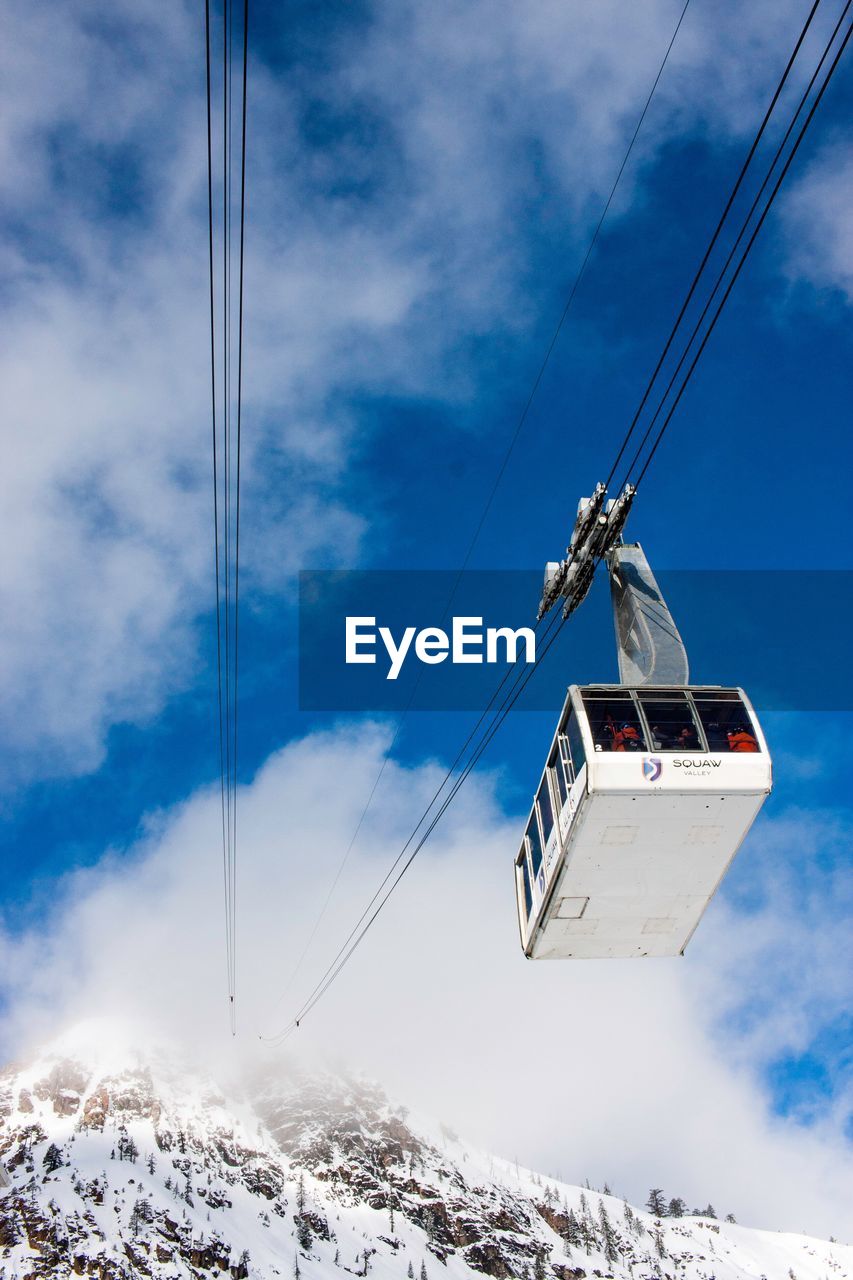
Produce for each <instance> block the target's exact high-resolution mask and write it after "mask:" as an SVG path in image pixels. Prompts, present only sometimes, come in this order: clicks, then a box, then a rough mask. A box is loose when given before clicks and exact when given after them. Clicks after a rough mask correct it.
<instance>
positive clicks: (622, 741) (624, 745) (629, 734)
mask: <svg viewBox="0 0 853 1280" xmlns="http://www.w3.org/2000/svg"><path fill="white" fill-rule="evenodd" d="M607 730H608V732H609V734H610V737H611V743H610V750H611V751H642V750H643V740H642V738H641V737H640V735H639V733H638V732H637V727H636V725H633V724H628V723H625V724H623V725H622V726H621V728H619V729H617V728H616V726H615V724H609V725H608V726H607Z"/></svg>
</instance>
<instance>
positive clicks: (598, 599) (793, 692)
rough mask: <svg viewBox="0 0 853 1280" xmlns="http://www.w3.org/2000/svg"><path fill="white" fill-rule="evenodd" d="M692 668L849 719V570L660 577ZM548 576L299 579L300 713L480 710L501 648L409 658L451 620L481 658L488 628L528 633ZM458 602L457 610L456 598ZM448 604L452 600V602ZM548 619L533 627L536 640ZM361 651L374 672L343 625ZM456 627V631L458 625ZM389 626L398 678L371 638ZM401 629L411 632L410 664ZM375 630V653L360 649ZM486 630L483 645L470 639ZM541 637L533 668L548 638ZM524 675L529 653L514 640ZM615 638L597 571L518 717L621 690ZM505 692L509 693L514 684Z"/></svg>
mask: <svg viewBox="0 0 853 1280" xmlns="http://www.w3.org/2000/svg"><path fill="white" fill-rule="evenodd" d="M655 576H656V578H657V581H658V584H659V586H660V588H661V591H662V593H663V595H664V598H665V599H666V602H667V604H668V605H669V607H670V609H671V611H672V614H673V616H674V618H675V622H676V624H677V626H678V629H679V631H680V632H681V636H682V639H683V640H684V643H685V645H686V648H687V653H688V657H689V659H690V682H691V684H719V685H740V686H742V687H743V688H744V689H745V690H746V692H747V693H748V695H749V696H750V698H751V699H752V701H753V702H754V703H755V705H756V706H757V707H758V708H759V709H761V710H765V711H850V710H853V678H851V672H850V664H849V663H848V662H847V661H846V657H845V655H846V653H847V650H848V648H849V637H850V636H851V634H853V571H844V572H840V573H839V572H833V571H830V570H826V571H824V570H817V571H808V572H807V571H796V572H785V571H782V570H770V571H766V572H765V571H760V570H741V571H728V570H671V571H657V572H656V574H655ZM541 587H542V573H541V572H540V571H538V570H537V571H527V570H472V571H470V572H465V573H463V574H462V575H461V576H460V575H459V574H458V573H457V572H455V571H450V570H448V571H443V570H435V571H431V570H418V571H414V572H406V571H403V570H365V571H343V572H341V571H337V572H334V571H329V570H305V571H303V572H302V573H301V574H300V581H299V662H300V672H299V705H300V708H301V709H302V710H304V711H356V712H357V711H379V712H381V711H386V712H401V711H403V710H404V709H405V708H406V707H407V706H411V708H412V709H413V710H430V711H442V710H445V711H482V710H483V708H484V707H485V706H486V704H487V702H488V701H489V699H490V698H491V696H492V694H493V693H494V691H495V688H496V686H497V685H498V683H499V682H500V680H501V678H502V677H503V676H504V675H505V674H506V671H507V666H508V663H507V662H506V660H505V655H506V642H505V639H504V638H501V637H499V638H498V639H497V640H496V641H495V642H494V644H493V652H495V651H496V654H497V657H498V661H496V662H493V663H489V662H486V661H485V660H484V661H483V662H482V663H477V664H475V663H454V662H452V661H451V655H450V653H448V656H447V657H446V658H445V659H444V660H443V661H441V662H436V663H434V664H428V663H426V662H424V661H421V660H419V658H418V656H417V652H416V646H417V645H418V639H417V633H419V632H422V631H425V630H426V629H429V632H430V634H429V635H427V636H424V637H422V638H421V640H420V651H421V652H422V653H425V654H432V655H437V654H438V653H440V652H441V651H442V645H441V643H440V639H439V638H438V637H437V636H436V635H435V634H434V632H435V630H436V629H438V630H442V631H444V632H445V633H447V636H448V642H449V646H450V644H451V643H452V633H453V619H454V618H456V619H462V618H466V619H482V622H481V624H480V625H479V626H478V625H477V624H476V623H472V622H468V623H467V624H465V631H466V635H467V636H468V637H469V639H468V642H467V643H466V645H465V647H464V652H465V653H466V654H469V655H470V654H476V653H478V652H479V653H481V654H482V655H483V657H484V659H485V657H486V654H487V643H486V642H487V633H488V630H489V629H490V628H492V629H495V630H497V629H499V628H509V629H511V630H513V631H514V630H516V629H518V628H529V629H531V630H532V629H533V628H534V626H535V621H536V609H537V606H538V602H539V597H540V593H541ZM451 597H452V601H451ZM449 602H450V603H449ZM550 616H551V615H550V614H549V615H548V616H547V617H546V619H545V620H544V621H543V623H542V625H541V626H540V628H539V633H541V632H542V631H543V630H544V629H545V627H546V625H547V622H548V618H550ZM348 617H349V618H350V619H354V618H359V619H370V618H373V619H375V623H374V624H373V625H372V626H371V624H369V623H366V622H363V623H360V624H353V623H352V622H351V623H350V630H351V632H354V631H355V630H357V631H358V633H359V636H360V638H361V639H360V643H359V645H358V647H357V649H355V650H353V652H358V653H360V654H364V655H366V654H370V653H373V654H374V655H375V657H376V662H375V663H372V664H369V663H349V664H348V663H347V661H346V658H347V621H346V620H347V618H348ZM459 625H460V624H459V623H457V627H459ZM380 627H384V628H386V629H387V633H388V635H389V638H390V643H391V645H392V648H395V649H396V650H397V651H398V657H397V665H398V667H399V674H398V676H397V678H396V679H388V678H387V677H388V673H389V670H390V669H391V666H392V657H391V655H390V654H389V651H388V648H387V646H386V644H385V642H384V641H383V639H382V638H381V637H380V636H379V634H378V631H379V628H380ZM407 628H414V635H412V638H411V640H410V643H409V648H408V651H407V652H406V653H405V656H403V655H402V651H401V650H400V645H401V642H402V641H403V638H404V634H405V632H406V629H407ZM371 632H374V633H376V639H375V643H374V644H373V645H372V646H371V644H369V643H368V642H367V639H366V637H369V636H370V634H371ZM479 633H482V645H479V644H478V643H477V639H476V637H477V635H478V634H479ZM539 633H537V651H536V652H537V657H539V656H540V655H541V651H542V647H543V646H542V641H541V639H540V637H539ZM518 653H519V655H520V662H519V669H522V668H523V669H525V670H526V669H527V668H526V665H525V663H524V656H525V645H524V643H523V640H522V641H521V642H519V645H518ZM618 678H619V677H618V671H617V662H616V640H615V635H614V629H613V619H612V614H611V608H610V595H609V587H608V582H607V574H606V573H605V572H604V571H603V569H600V570H599V574H598V578H597V580H596V582H595V584H594V586H593V589H592V591H591V592H590V595H589V598H588V599H587V600H586V602H585V603H584V604H583V605H582V606H581V608H580V609H579V610H578V612H577V613H576V614H575V615H573V616H572V617H571V618H570V619H569V621H568V622H567V623H566V624H565V626H564V627H563V628H562V630H561V632H560V635H559V637H558V638H557V640H556V641H555V642H554V644H553V645H552V646H551V648H550V650H549V651H548V652H547V654H545V655H544V657H542V658H541V660H540V661H539V662H538V663H537V666H536V670H535V672H534V673H533V675H532V677H531V679H530V680H529V681H528V682H527V684H526V687H525V689H524V692H523V693H522V694H521V696H520V698H519V700H518V702H517V703H516V704H515V705H516V707H517V708H518V709H520V710H528V711H553V710H556V709H558V708H559V706H560V705H561V704H562V701H563V698H564V696H565V691H566V687H567V686H568V685H570V684H593V683H600V682H603V683H618ZM509 683H510V682H509V681H508V682H507V684H506V685H505V686H504V688H505V690H506V689H507V688H508V687H509Z"/></svg>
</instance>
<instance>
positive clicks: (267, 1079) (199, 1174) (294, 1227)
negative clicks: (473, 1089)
mask: <svg viewBox="0 0 853 1280" xmlns="http://www.w3.org/2000/svg"><path fill="white" fill-rule="evenodd" d="M99 1041H100V1043H101V1049H100V1050H99V1051H98V1052H97V1053H93V1052H91V1051H90V1050H89V1049H88V1048H87V1047H85V1046H86V1045H87V1044H91V1043H93V1040H92V1038H91V1030H90V1032H89V1034H85V1035H82V1036H81V1035H79V1034H78V1035H77V1036H76V1037H74V1038H72V1039H71V1040H67V1039H66V1040H65V1041H60V1042H57V1043H56V1044H55V1045H54V1046H53V1047H52V1048H51V1049H50V1050H49V1051H46V1052H45V1053H43V1054H42V1055H41V1056H40V1057H39V1059H38V1060H37V1061H35V1062H33V1063H31V1064H28V1065H26V1066H23V1067H9V1068H7V1069H6V1070H5V1071H4V1072H3V1073H2V1074H0V1157H2V1162H3V1167H4V1169H5V1173H6V1178H7V1180H8V1182H9V1184H10V1185H9V1186H8V1187H6V1188H2V1187H0V1280H25V1278H26V1280H29V1278H30V1277H32V1278H33V1280H35V1278H36V1277H48V1276H50V1277H53V1276H56V1277H63V1276H73V1275H87V1276H94V1277H98V1280H118V1277H127V1278H131V1277H133V1278H134V1280H135V1278H136V1277H157V1278H162V1280H166V1278H168V1280H183V1278H184V1277H190V1276H192V1277H201V1276H223V1275H227V1276H230V1277H232V1280H242V1278H243V1277H257V1280H272V1277H274V1276H290V1277H292V1276H294V1275H295V1273H296V1271H297V1269H298V1272H299V1275H300V1276H301V1277H303V1278H304V1280H344V1277H345V1275H346V1274H347V1273H349V1274H350V1275H360V1276H366V1275H372V1276H374V1277H375V1280H386V1278H387V1280H391V1278H392V1277H393V1278H394V1280H404V1278H406V1277H408V1276H410V1275H413V1276H414V1277H415V1280H422V1278H423V1275H424V1273H425V1274H426V1277H427V1278H428V1280H438V1278H439V1277H445V1276H446V1277H447V1278H448V1280H470V1278H471V1277H473V1276H478V1275H479V1276H482V1275H489V1276H494V1277H498V1278H499V1280H504V1278H509V1277H518V1280H582V1278H583V1277H586V1276H589V1277H608V1276H610V1277H614V1280H629V1278H630V1280H645V1278H646V1277H649V1278H651V1277H660V1278H661V1280H664V1278H669V1280H676V1278H679V1280H681V1278H682V1277H683V1278H684V1280H744V1278H746V1277H749V1278H750V1280H759V1277H762V1276H764V1277H766V1280H777V1277H778V1280H786V1278H787V1280H790V1277H791V1276H794V1277H795V1278H796V1280H844V1277H848V1276H853V1248H851V1247H850V1246H844V1245H837V1244H827V1243H824V1242H822V1241H819V1240H814V1239H810V1238H808V1237H805V1236H796V1235H790V1234H785V1235H783V1234H774V1233H772V1232H766V1231H755V1230H750V1229H748V1228H744V1227H739V1226H736V1225H734V1224H729V1223H720V1222H717V1221H714V1220H712V1219H708V1218H699V1217H683V1218H678V1219H673V1218H663V1219H655V1218H653V1217H651V1216H650V1215H649V1214H647V1213H645V1212H643V1211H640V1210H635V1209H632V1208H631V1207H630V1206H627V1205H626V1204H625V1203H624V1202H623V1201H621V1200H619V1199H617V1198H615V1197H613V1196H609V1195H603V1194H599V1193H598V1192H595V1191H591V1190H589V1189H587V1190H581V1189H580V1188H578V1187H571V1186H567V1185H564V1184H562V1183H559V1182H556V1181H554V1180H553V1179H546V1178H542V1177H540V1176H538V1175H536V1174H534V1173H530V1172H528V1171H525V1170H518V1169H517V1168H516V1167H515V1166H514V1165H510V1164H508V1163H507V1162H506V1161H503V1160H499V1159H497V1158H494V1157H490V1156H488V1155H484V1154H483V1153H482V1152H479V1151H477V1150H475V1149H474V1148H472V1147H470V1146H468V1145H466V1144H465V1143H464V1142H462V1141H461V1140H460V1139H459V1138H457V1137H456V1135H454V1134H451V1133H450V1132H449V1131H447V1130H445V1129H443V1128H442V1127H441V1126H439V1125H436V1124H434V1123H432V1122H429V1121H426V1120H421V1119H418V1120H415V1119H414V1118H413V1117H411V1116H410V1115H409V1113H408V1112H407V1110H406V1108H404V1107H399V1106H394V1105H392V1104H391V1103H390V1102H389V1101H388V1099H387V1098H386V1097H385V1096H384V1094H383V1093H382V1091H381V1090H380V1089H379V1088H378V1087H377V1086H375V1085H372V1084H366V1083H364V1082H363V1081H353V1080H347V1079H342V1078H338V1077H333V1076H329V1075H322V1076H318V1075H312V1076H307V1075H302V1076H298V1075H289V1076H288V1075H283V1074H280V1075H272V1074H266V1075H264V1076H255V1077H253V1078H249V1079H246V1080H244V1081H243V1082H242V1084H241V1086H240V1087H239V1089H235V1088H231V1089H230V1090H229V1092H228V1095H227V1096H226V1094H225V1093H223V1091H222V1090H221V1089H220V1088H219V1086H218V1085H217V1084H216V1083H215V1082H214V1081H213V1080H212V1079H208V1078H205V1077H203V1076H201V1075H199V1074H198V1073H195V1072H189V1071H188V1070H187V1069H186V1068H185V1067H181V1066H179V1065H177V1063H176V1061H175V1060H174V1059H170V1058H169V1056H168V1055H164V1054H163V1053H162V1052H155V1051H153V1050H146V1051H145V1053H144V1054H141V1055H140V1054H138V1053H137V1054H134V1053H133V1052H132V1051H130V1050H128V1049H125V1048H122V1047H121V1046H120V1045H118V1044H116V1045H115V1046H114V1047H113V1048H112V1049H111V1050H109V1052H107V1051H105V1050H104V1048H103V1045H104V1038H103V1036H101V1035H99Z"/></svg>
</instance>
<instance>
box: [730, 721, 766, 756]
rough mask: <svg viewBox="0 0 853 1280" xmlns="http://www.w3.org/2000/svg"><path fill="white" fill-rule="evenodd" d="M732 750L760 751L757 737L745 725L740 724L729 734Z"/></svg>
mask: <svg viewBox="0 0 853 1280" xmlns="http://www.w3.org/2000/svg"><path fill="white" fill-rule="evenodd" d="M728 739H729V750H730V751H759V750H760V748H759V745H758V741H757V739H756V738H755V737H754V736H753V734H751V733H750V732H749V730H748V729H747V728H746V727H745V725H742V724H739V725H737V726H736V727H735V728H734V729H732V730H730V732H729V734H728Z"/></svg>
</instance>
